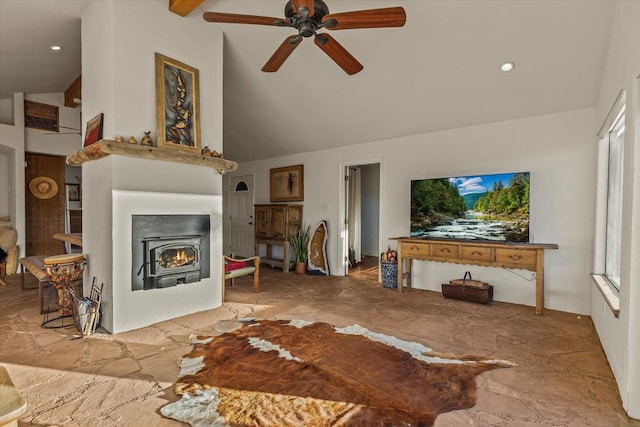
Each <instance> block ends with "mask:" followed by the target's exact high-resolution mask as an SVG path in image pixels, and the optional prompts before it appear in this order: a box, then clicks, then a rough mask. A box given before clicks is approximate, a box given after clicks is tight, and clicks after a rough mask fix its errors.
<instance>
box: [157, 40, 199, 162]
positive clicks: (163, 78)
mask: <svg viewBox="0 0 640 427" xmlns="http://www.w3.org/2000/svg"><path fill="white" fill-rule="evenodd" d="M199 90H200V89H199V77H198V70H197V69H196V68H193V67H191V66H189V65H187V64H184V63H182V62H180V61H176V60H175V59H171V58H169V57H167V56H164V55H162V54H160V53H156V112H157V120H158V130H157V145H158V147H163V148H170V149H174V150H181V151H187V152H192V153H196V154H199V153H200V94H199Z"/></svg>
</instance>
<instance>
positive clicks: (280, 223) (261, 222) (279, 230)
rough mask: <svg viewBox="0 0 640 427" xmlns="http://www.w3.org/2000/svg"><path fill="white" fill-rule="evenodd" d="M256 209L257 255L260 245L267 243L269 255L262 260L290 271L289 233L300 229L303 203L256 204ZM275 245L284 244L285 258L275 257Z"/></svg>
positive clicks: (261, 258)
mask: <svg viewBox="0 0 640 427" xmlns="http://www.w3.org/2000/svg"><path fill="white" fill-rule="evenodd" d="M254 211H255V212H254V219H255V241H256V255H258V254H259V253H260V252H259V249H260V245H266V247H267V255H266V256H264V257H260V261H261V262H264V263H265V264H269V265H271V266H272V267H282V271H285V272H286V271H289V262H288V261H289V235H290V234H292V233H297V232H298V230H299V229H300V224H302V205H255V206H254ZM273 246H282V249H283V259H276V258H273V256H272V253H271V252H272V248H273ZM283 260H286V261H287V262H283Z"/></svg>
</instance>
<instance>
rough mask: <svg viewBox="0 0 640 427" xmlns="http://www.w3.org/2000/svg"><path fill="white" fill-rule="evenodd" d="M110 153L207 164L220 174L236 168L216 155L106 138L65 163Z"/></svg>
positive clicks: (191, 163) (77, 162)
mask: <svg viewBox="0 0 640 427" xmlns="http://www.w3.org/2000/svg"><path fill="white" fill-rule="evenodd" d="M110 154H118V155H121V156H129V157H139V158H142V159H149V160H164V161H167V162H177V163H187V164H190V165H200V166H208V167H210V168H214V169H216V170H217V171H218V172H219V173H220V174H221V175H224V174H225V173H226V172H232V171H234V170H236V169H238V164H237V163H236V162H233V161H231V160H227V159H220V158H218V157H210V156H203V155H201V154H192V153H183V152H181V151H176V150H171V149H166V148H160V147H149V146H146V145H134V144H129V143H126V142H116V141H111V140H107V139H103V140H101V141H98V142H96V143H95V144H91V145H90V146H88V147H85V148H83V149H81V150H78V151H75V152H73V153H71V154H70V155H68V156H67V164H69V165H71V166H80V165H81V164H83V163H85V162H89V161H91V160H98V159H101V158H103V157H106V156H108V155H110Z"/></svg>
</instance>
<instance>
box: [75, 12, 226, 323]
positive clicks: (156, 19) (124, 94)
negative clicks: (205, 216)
mask: <svg viewBox="0 0 640 427" xmlns="http://www.w3.org/2000/svg"><path fill="white" fill-rule="evenodd" d="M82 40H83V46H82V52H83V54H82V103H83V104H82V109H83V116H84V117H83V121H86V120H88V119H90V118H92V117H94V116H95V115H96V114H98V113H104V126H103V135H104V138H105V139H113V138H114V136H115V135H123V136H125V137H128V136H131V135H133V136H135V137H136V138H137V139H138V140H140V137H141V136H142V134H143V132H144V131H146V130H152V136H153V139H154V141H155V140H156V138H155V134H156V132H155V129H156V107H155V106H156V104H155V98H156V96H155V52H160V53H162V54H164V55H167V56H169V57H171V58H174V59H176V60H179V61H181V62H184V63H186V64H189V65H191V66H193V67H195V68H197V69H198V70H199V73H200V119H201V133H202V142H203V145H205V144H206V145H208V146H209V147H210V148H211V149H215V150H217V151H222V43H223V35H222V32H221V31H220V30H219V29H218V28H217V27H216V26H213V25H208V24H207V23H206V22H204V21H203V20H202V16H201V13H199V12H198V11H195V12H194V13H192V14H191V15H190V16H189V17H187V18H183V17H180V16H178V15H176V14H174V13H172V12H169V10H168V7H167V2H165V1H163V0H131V1H127V2H122V1H118V0H104V1H93V2H90V3H89V6H88V7H87V9H86V11H85V12H84V14H83V16H82ZM123 190H124V191H138V192H145V194H146V193H151V194H155V195H156V197H157V200H156V201H150V202H149V204H150V205H152V206H155V207H157V206H159V205H158V201H164V204H165V205H166V212H173V211H175V210H177V209H178V210H181V212H182V211H183V210H185V211H193V212H195V213H199V212H201V211H202V209H209V211H211V212H214V211H215V212H217V211H216V209H218V208H215V206H217V205H216V203H219V204H220V205H221V202H211V200H214V199H215V200H219V196H220V195H221V194H222V179H221V177H220V175H219V174H218V173H217V172H215V171H214V169H212V168H208V167H200V166H193V165H186V164H181V163H173V162H165V161H155V160H146V159H137V158H129V157H124V156H108V157H106V158H103V159H100V160H96V161H91V162H87V163H85V164H83V187H82V193H83V195H82V198H83V244H84V247H83V252H85V254H86V255H87V257H88V260H89V262H88V265H87V269H86V271H85V287H87V286H88V284H90V283H91V278H92V277H94V276H95V277H97V280H98V282H104V285H105V291H104V298H105V306H104V308H105V312H104V313H105V316H104V323H103V325H104V326H105V327H106V328H107V329H108V330H110V331H112V332H121V331H123V330H126V329H131V328H137V327H142V326H145V325H147V324H150V323H153V322H157V321H160V320H164V319H167V318H170V317H173V316H176V315H180V314H185V311H182V310H187V311H188V312H193V311H198V310H203V309H205V308H213V307H214V306H216V305H219V304H220V301H219V299H216V294H218V293H219V292H218V291H220V280H219V278H220V277H221V273H220V271H219V265H218V264H219V263H218V262H217V261H215V262H212V265H211V279H210V280H209V281H208V282H207V283H203V284H202V285H196V286H193V287H191V288H190V289H189V292H192V291H196V295H191V297H193V298H192V299H191V300H189V301H188V302H185V301H182V303H180V301H178V304H177V305H179V307H175V308H174V309H173V310H168V309H166V307H167V306H166V305H163V304H166V301H168V300H172V299H174V295H173V291H168V292H160V293H157V292H156V293H155V294H154V295H156V296H157V295H162V296H163V298H164V299H165V303H163V304H156V305H159V306H160V307H161V309H160V311H161V313H158V312H157V311H156V313H155V314H153V315H148V314H149V313H145V314H144V315H143V314H135V315H133V316H131V318H130V319H128V318H126V316H127V313H126V310H125V311H123V307H117V306H115V307H114V303H122V302H123V301H124V300H123V299H122V298H121V296H122V295H123V292H124V290H125V289H130V288H131V285H130V283H127V282H125V283H123V282H122V281H121V280H120V279H121V277H120V274H122V271H123V270H127V268H129V270H127V272H130V262H129V266H128V267H127V265H123V264H126V262H125V258H126V257H125V258H123V257H122V256H121V253H120V251H122V250H123V248H122V247H121V246H122V245H123V244H125V243H124V242H126V241H127V238H128V239H130V234H129V235H128V236H126V235H125V234H126V233H127V230H130V224H129V226H128V228H127V226H126V224H125V223H126V220H124V219H123V218H121V213H122V212H123V211H124V212H132V211H134V210H136V209H139V208H140V207H139V204H138V201H137V200H131V198H129V197H124V198H117V199H116V198H114V197H115V196H114V195H116V194H120V193H119V192H121V191H123ZM169 193H181V194H192V195H199V196H201V197H204V199H203V200H205V202H197V201H196V202H194V203H193V204H191V202H190V201H187V202H184V200H183V199H181V200H182V201H180V200H177V199H175V198H174V199H175V200H174V201H173V202H171V201H167V200H168V199H167V194H169ZM216 196H217V198H216ZM149 197H150V196H149V195H148V194H147V195H145V198H146V199H148V198H149ZM146 199H145V200H146ZM169 200H170V199H169ZM189 200H191V201H193V200H198V199H197V198H196V199H189ZM211 203H213V205H212V204H211ZM212 206H214V208H212ZM220 209H221V208H220ZM155 213H163V212H155ZM212 215H213V214H212ZM216 222H217V223H216ZM221 226H222V224H221V219H220V218H219V217H218V216H212V233H213V231H214V230H217V229H218V228H221ZM129 242H130V240H129ZM221 242H222V237H221V232H220V233H217V234H216V233H213V234H212V238H211V252H212V257H213V259H217V260H219V259H220V256H221V247H220V246H221ZM129 244H130V243H129ZM129 282H130V281H129ZM185 286H190V285H185ZM178 288H180V287H178ZM85 290H87V289H85ZM216 290H217V291H216ZM145 293H147V294H148V291H145V292H142V294H145ZM148 295H151V294H148ZM136 298H138V297H137V296H136ZM150 302H156V303H157V301H156V300H155V297H151V298H150ZM125 308H126V309H129V308H130V306H129V305H125ZM142 310H150V306H147V307H144V306H143V307H142ZM177 313H179V314H177ZM114 315H115V316H116V317H115V318H114ZM118 316H121V317H123V318H118Z"/></svg>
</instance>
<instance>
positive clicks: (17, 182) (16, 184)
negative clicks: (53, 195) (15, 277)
mask: <svg viewBox="0 0 640 427" xmlns="http://www.w3.org/2000/svg"><path fill="white" fill-rule="evenodd" d="M10 104H11V105H12V106H15V108H14V109H13V120H11V122H12V123H13V124H0V151H2V153H3V154H4V155H6V156H7V168H8V171H7V184H8V185H10V186H11V189H12V190H13V191H12V192H11V193H7V194H8V200H7V202H6V203H7V205H8V214H9V216H11V222H12V225H13V227H14V228H15V229H16V230H17V232H18V246H19V248H20V256H24V254H25V247H26V245H25V234H26V233H25V204H24V188H25V178H24V158H25V157H24V147H25V132H24V94H22V93H16V94H14V95H13V101H12V102H11V103H10Z"/></svg>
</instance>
